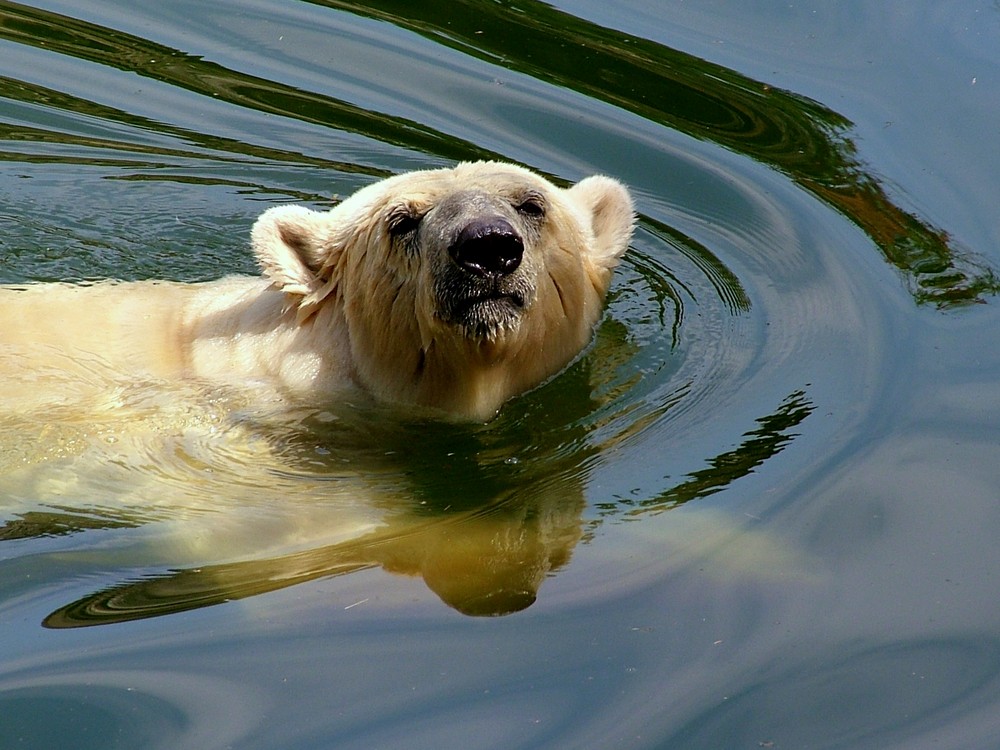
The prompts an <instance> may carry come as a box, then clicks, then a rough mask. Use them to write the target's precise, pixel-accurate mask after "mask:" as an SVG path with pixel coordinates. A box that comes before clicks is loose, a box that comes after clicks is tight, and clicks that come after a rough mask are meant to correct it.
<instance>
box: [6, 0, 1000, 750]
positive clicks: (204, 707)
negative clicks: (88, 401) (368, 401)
mask: <svg viewBox="0 0 1000 750" xmlns="http://www.w3.org/2000/svg"><path fill="white" fill-rule="evenodd" d="M998 33H1000V12H998V10H997V8H996V6H995V5H994V4H990V3H987V2H972V1H971V0H970V1H969V2H960V3H957V4H951V5H949V6H948V9H947V10H945V9H944V6H940V7H939V6H938V5H937V4H934V3H930V2H923V3H918V4H913V3H901V2H899V3H873V2H864V1H862V0H859V1H857V2H850V3H840V4H837V5H836V6H828V5H827V4H823V3H805V4H802V3H798V4H796V5H795V6H794V7H789V6H788V5H787V3H757V4H754V5H753V7H751V6H747V5H744V4H739V3H732V2H723V1H721V0H720V2H713V3H707V4H706V3H702V4H698V5H696V6H690V5H689V4H685V3H677V4H667V5H664V4H662V3H659V2H644V1H643V0H630V2H626V3H618V4H615V5H614V6H610V5H608V4H606V3H594V2H589V1H587V0H582V1H579V2H572V3H570V2H560V3H555V4H551V5H550V4H543V3H536V2H519V3H513V4H496V3H487V2H480V1H478V0H467V1H466V2H457V3H456V2H452V3H443V2H429V3H422V4H420V6H419V7H414V6H413V5H412V4H408V3H401V2H376V3H365V4H360V3H353V2H334V1H330V2H295V3H284V4H281V5H280V6H276V5H273V4H270V3H263V2H260V3H258V2H253V1H252V0H240V1H239V2H228V3H222V4H218V3H217V4H212V5H211V6H206V5H204V4H201V3H189V2H174V3H166V4H158V5H155V6H150V7H148V8H146V7H144V8H142V9H139V10H137V9H135V8H133V7H131V6H128V7H126V4H123V3H119V2H73V3H61V2H41V3H33V4H32V5H21V4H15V3H0V61H2V62H0V226H2V231H0V257H2V258H3V261H4V262H3V266H2V270H0V279H2V281H5V282H24V281H50V280H78V281H86V280H91V279H96V278H104V277H114V278H122V279H138V278H169V279H176V280H181V281H195V280H201V279H208V278H215V277H217V276H220V275H223V274H226V273H233V272H241V273H253V272H255V269H254V267H253V261H252V258H251V257H250V256H249V253H248V248H247V238H248V232H249V227H250V226H251V224H252V222H253V220H254V219H255V217H256V216H257V215H259V213H261V212H262V211H263V210H264V209H266V208H267V207H269V206H271V205H275V204H278V203H284V202H299V203H304V204H307V205H311V206H313V207H315V208H320V207H324V206H329V205H332V204H333V203H334V202H335V201H336V200H338V198H340V197H343V196H345V195H348V194H350V193H351V192H353V191H354V190H356V189H357V188H359V187H361V186H363V185H365V184H368V183H370V182H371V181H373V180H375V179H378V178H380V177H383V176H386V175H389V174H395V173H398V172H402V171H405V170H408V169H414V168H426V167H435V166H442V165H448V164H452V163H454V162H455V161H457V160H463V159H476V158H502V159H506V160H510V161H514V162H518V163H521V164H525V165H527V166H529V167H532V168H533V169H536V170H538V171H540V172H541V173H543V174H546V175H548V176H550V177H551V178H552V179H554V180H556V181H558V182H560V183H563V184H568V183H570V182H574V181H576V180H578V179H580V178H581V177H583V176H586V175H588V174H591V173H595V172H604V173H607V174H611V175H614V176H616V177H618V178H620V179H622V180H623V181H625V182H626V183H627V184H628V185H629V186H630V187H631V188H632V190H633V192H634V194H635V196H636V199H637V207H638V210H639V225H638V230H637V233H636V236H635V239H634V242H633V244H632V248H631V250H630V252H629V254H628V256H627V257H626V259H625V261H624V263H623V265H622V267H621V268H620V269H619V271H618V272H616V276H615V281H614V284H613V287H612V291H611V295H610V302H609V306H608V311H607V314H606V316H605V318H604V319H603V320H602V322H601V324H600V325H599V327H598V330H597V332H596V336H595V342H594V345H593V347H592V348H591V349H590V350H589V351H588V352H587V353H586V355H585V356H584V357H582V358H581V359H580V360H579V361H578V362H577V363H575V364H574V365H573V366H572V367H571V368H570V369H569V370H567V371H566V372H565V373H563V374H562V375H560V376H559V377H558V378H556V379H554V380H553V381H551V382H550V383H548V384H546V385H545V386H544V387H542V388H540V389H538V390H536V391H535V392H533V393H530V394H528V395H526V396H524V397H522V398H520V399H517V400H515V401H513V402H511V403H510V404H509V405H508V406H507V407H506V408H505V409H504V411H503V412H502V414H501V415H500V417H499V418H498V419H496V420H494V421H493V422H490V423H489V424H486V425H471V426H454V425H447V424H435V423H431V422H426V421H421V420H414V419H410V418H407V417H405V416H401V415H399V414H394V413H392V412H391V410H387V409H372V408H371V407H367V406H365V405H362V404H338V405H317V406H316V408H309V409H302V410H300V411H296V412H295V413H291V414H289V413H281V414H271V415H265V417H266V418H265V417H262V416H261V414H260V411H259V410H257V409H251V408H248V404H246V403H245V402H244V401H242V400H241V396H240V394H225V393H204V392H199V391H197V389H193V388H190V387H188V386H186V385H184V384H174V385H171V386H166V385H165V384H136V387H135V388H134V389H131V390H129V391H128V392H126V393H123V394H119V395H118V398H119V401H118V402H116V403H117V409H116V410H115V411H111V412H105V413H103V414H102V415H98V416H94V415H93V414H89V415H81V414H79V413H74V412H72V411H71V410H70V411H67V410H62V411H60V410H55V411H46V412H37V413H32V414H18V415H7V416H5V417H4V419H3V420H0V472H2V476H0V524H2V525H0V567H2V574H0V628H2V629H3V633H4V637H3V642H4V657H3V658H2V659H0V712H2V716H3V717H4V719H3V722H2V723H0V745H3V746H8V745H9V746H16V747H28V748H51V747H57V746H72V747H77V748H90V747H94V748H97V747H100V748H108V747H121V748H133V747H135V748H138V747H143V748H149V747H163V748H199V749H204V748H225V747H241V748H279V747H280V748H317V747H331V746H336V747H338V748H339V747H343V748H351V747H359V748H360V747H365V748H370V747H378V746H387V747H394V746H405V747H437V748H440V747H456V748H459V747H469V746H477V747H498V748H501V747H502V748H512V747H524V748H529V747H530V748H534V747H539V748H540V747H635V748H647V747H648V748H654V747H655V748H701V747H703V748H719V747H734V748H736V747H751V748H752V747H775V748H781V747H787V748H793V747H794V748H804V747H811V748H847V747H850V748H859V747H872V748H894V747H898V748H920V747H954V748H978V747H982V748H988V747H993V746H994V745H995V742H996V736H997V725H996V719H995V716H996V715H997V710H998V708H1000V707H998V706H997V698H996V696H997V695H998V694H1000V691H998V688H1000V652H998V645H1000V644H998V639H1000V622H998V619H1000V618H998V609H997V606H996V601H997V593H998V591H997V585H996V582H995V581H994V576H992V575H991V574H990V571H991V570H993V569H994V568H995V567H996V566H997V563H1000V559H998V553H997V551H996V549H997V548H996V545H995V539H996V537H997V533H998V532H1000V513H998V511H997V507H998V506H997V503H996V499H997V494H998V487H1000V475H998V470H997V465H998V464H997V461H996V452H997V444H998V439H1000V434H998V431H997V427H996V425H997V424H1000V390H998V387H997V384H996V383H997V381H998V377H997V375H998V373H1000V357H998V355H997V354H996V352H998V351H1000V347H998V346H997V344H998V343H1000V342H998V341H997V333H996V331H997V321H996V319H995V318H996V306H997V305H996V300H997V298H996V291H997V284H998V281H997V278H998V277H997V269H1000V252H998V251H997V247H1000V226H998V223H997V220H996V212H995V206H996V205H997V203H998V197H1000V196H998V189H997V184H996V179H995V175H996V174H998V173H1000V152H997V150H996V149H995V148H994V147H993V144H995V142H996V135H997V133H996V122H997V116H998V114H1000V65H998V63H997V58H996V55H995V53H994V49H995V41H996V39H997V37H998ZM914 71H919V75H916V74H915V73H914ZM137 426H138V428H137Z"/></svg>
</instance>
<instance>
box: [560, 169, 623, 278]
mask: <svg viewBox="0 0 1000 750" xmlns="http://www.w3.org/2000/svg"><path fill="white" fill-rule="evenodd" d="M568 193H569V196H570V199H571V200H572V201H573V203H574V205H576V206H577V207H578V208H579V209H580V210H581V211H583V213H584V215H586V216H589V217H590V227H591V230H592V231H593V233H594V247H593V248H591V252H590V258H591V260H592V261H593V262H594V263H595V264H597V265H598V266H600V267H602V268H608V269H610V268H614V267H615V265H617V263H618V259H619V258H620V257H621V256H622V255H623V254H624V253H625V250H627V249H628V243H629V240H631V239H632V227H633V225H634V224H635V209H634V208H633V207H632V197H631V196H630V195H629V192H628V190H627V189H626V188H625V186H624V185H622V184H621V183H620V182H618V181H617V180H614V179H612V178H610V177H605V176H604V175H594V176H593V177H587V178H586V179H583V180H580V182H578V183H577V184H576V185H574V186H573V187H571V188H570V189H569V191H568Z"/></svg>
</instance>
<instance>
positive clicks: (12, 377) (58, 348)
mask: <svg viewBox="0 0 1000 750" xmlns="http://www.w3.org/2000/svg"><path fill="white" fill-rule="evenodd" d="M456 196H458V197H457V198H456ZM526 200H529V201H532V202H533V203H532V205H530V206H529V207H528V208H529V209H532V211H531V212H528V211H526V210H522V205H523V203H524V201H526ZM536 204H537V205H541V206H542V207H543V209H544V215H543V216H541V217H539V216H537V215H535V214H534V209H535V208H537V205H536ZM444 205H448V206H450V208H449V209H448V211H451V212H452V213H454V214H455V216H459V215H461V217H467V216H468V215H473V214H474V209H473V208H470V207H474V206H478V205H483V206H487V207H488V208H489V210H490V211H493V212H494V213H496V212H499V214H500V215H503V216H505V217H508V218H509V221H510V222H511V224H512V225H513V226H514V227H515V228H516V229H517V230H518V231H519V232H520V233H521V234H522V235H523V240H524V259H523V261H522V263H521V267H520V268H519V269H518V272H517V273H518V274H519V277H518V278H519V279H520V283H523V288H524V289H527V290H529V292H528V293H525V294H524V295H522V296H523V300H522V299H521V298H518V303H520V302H522V301H523V305H520V304H513V303H511V302H509V300H508V301H504V302H503V305H500V303H497V305H498V306H500V307H502V308H503V310H504V311H506V312H505V313H504V317H503V319H502V321H501V323H498V324H497V326H495V327H493V328H490V329H489V331H488V332H486V333H482V332H480V333H479V334H478V335H477V334H476V332H474V331H472V330H470V329H469V327H468V326H465V327H463V326H462V325H457V324H455V323H454V322H453V321H449V320H447V316H446V315H443V314H442V305H446V304H448V303H449V300H448V299H442V296H444V297H447V295H448V294H449V293H450V292H449V291H448V289H450V288H451V287H448V288H447V289H446V287H447V285H446V284H444V283H443V282H442V281H441V279H442V278H443V276H442V275H445V276H447V275H448V274H452V275H454V274H455V272H454V269H452V268H451V267H450V266H449V265H448V264H449V262H450V261H449V259H448V252H447V244H448V238H449V237H453V236H454V235H455V233H456V232H457V231H458V227H453V226H451V224H450V223H449V222H450V221H451V219H449V218H448V216H446V215H445V214H444V213H442V209H441V207H442V206H444ZM470 212H472V214H470ZM400 217H405V218H406V219H407V220H409V221H410V222H411V223H413V224H417V222H419V224H418V227H419V228H418V229H416V230H414V231H413V232H412V233H411V234H409V235H407V238H406V239H405V241H404V240H402V239H400V237H399V236H397V235H396V234H394V231H395V230H393V229H392V227H393V226H398V225H394V223H393V222H396V221H398V220H399V218H400ZM456 220H457V219H456ZM632 222H633V212H632V204H631V200H630V198H629V196H628V193H627V192H626V190H625V189H624V188H623V187H622V186H621V185H620V184H619V183H617V182H615V181H614V180H611V179H610V178H607V177H600V176H598V177H591V178H587V179H585V180H583V181H581V182H580V183H579V184H577V185H576V186H574V187H572V188H570V189H568V190H563V189H560V188H558V187H556V186H554V185H552V184H551V183H550V182H548V181H547V180H544V179H542V178H541V177H539V176H537V175H535V174H533V173H531V172H529V171H528V170H525V169H522V168H519V167H516V166H512V165H507V164H501V163H496V162H477V163H466V164H460V165H458V166H457V167H455V168H453V169H440V170H429V171H422V172H411V173H407V174H402V175H398V176H396V177H392V178H389V179H386V180H382V181H381V182H377V183H375V184H372V185H370V186H368V187H366V188H364V189H362V190H360V191H358V192H357V193H355V194H354V195H353V196H351V197H350V198H348V199H347V200H345V201H343V202H342V203H340V204H339V205H338V206H336V207H335V208H334V209H332V210H330V211H326V212H316V211H311V210H309V209H306V208H302V207H297V206H280V207H276V208H272V209H270V210H269V211H267V212H265V213H264V214H263V215H262V216H261V217H260V219H259V220H258V221H257V223H256V225H255V226H254V229H253V246H254V250H255V252H256V255H257V258H258V260H259V262H260V265H261V268H262V269H263V272H264V278H252V277H228V278H224V279H221V280H219V281H214V282H207V283H198V284H181V283H169V282H133V283H114V282H105V283H99V284H93V285H87V286H73V285H65V284H38V285H27V286H21V287H11V286H8V287H2V288H0V405H2V407H3V408H4V409H8V410H15V411H17V410H21V409H31V408H35V407H37V406H40V405H45V404H56V403H68V402H71V401H73V400H74V399H84V398H93V397H94V396H95V395H97V396H99V395H100V394H101V392H102V391H108V390H110V389H112V388H113V387H116V386H121V385H122V384H128V383H130V382H134V381H136V380H141V381H145V380H154V381H156V380H163V381H175V380H178V379H190V380H194V381H203V382H206V383H209V384H219V385H225V386H232V387H236V388H251V387H259V388H264V389H266V390H267V391H269V392H273V393H274V394H276V395H278V396H281V397H283V398H291V399H294V400H298V401H304V402H307V403H322V402H323V401H324V400H329V399H334V398H338V396H340V395H342V393H343V392H344V391H345V389H350V388H360V389H361V390H363V391H365V392H367V393H369V394H371V395H372V396H374V397H375V398H376V399H380V400H384V401H390V402H399V403H404V404H411V405H416V406H422V407H430V408H432V409H435V410H440V411H443V412H446V413H447V414H450V415H452V416H454V417H458V418H463V419H473V420H484V419H489V418H490V417H492V416H493V415H494V414H495V413H496V411H497V410H498V409H499V407H500V406H501V405H502V404H503V403H504V402H505V401H506V400H507V399H509V398H511V397H512V396H514V395H516V394H518V393H521V392H523V391H526V390H528V389H530V388H532V387H534V386H536V385H538V384H539V383H541V382H542V381H544V380H546V379H547V378H549V377H551V376H552V375H554V374H555V373H557V372H558V371H559V370H561V369H562V368H563V367H565V365H566V364H567V363H569V362H570V361H571V360H572V359H573V358H574V357H576V356H577V355H578V353H579V352H580V351H581V350H582V349H583V348H584V347H585V346H586V345H587V343H588V342H589V340H590V337H591V334H592V329H593V326H594V324H595V323H596V321H597V320H598V318H599V316H600V314H601V309H602V305H603V301H604V297H605V294H606V291H607V288H608V284H609V282H610V277H611V272H612V269H613V268H614V266H615V265H616V263H617V262H618V259H619V258H620V257H621V255H622V253H623V252H624V251H625V249H626V247H627V244H628V241H629V238H630V236H631V231H632ZM452 223H454V222H452ZM522 277H523V278H522ZM449 278H450V277H449ZM454 286H455V285H454V284H452V287H454ZM442 289H445V291H444V292H442ZM460 301H461V300H460ZM462 303H463V304H465V302H464V301H463V302H462ZM490 309H492V308H490ZM486 314H487V313H483V315H486Z"/></svg>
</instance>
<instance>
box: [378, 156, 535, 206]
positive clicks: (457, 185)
mask: <svg viewBox="0 0 1000 750" xmlns="http://www.w3.org/2000/svg"><path fill="white" fill-rule="evenodd" d="M398 179H399V181H398V183H396V184H386V186H385V188H386V191H385V197H386V198H387V199H389V200H393V199H395V200H399V199H403V200H407V201H412V202H418V203H428V204H434V203H438V202H440V201H441V200H443V199H444V198H446V197H448V196H451V195H456V194H461V193H468V192H476V193H485V194H488V195H499V196H518V195H521V194H523V193H525V192H535V193H540V194H545V193H548V192H549V191H550V190H551V189H552V187H553V186H552V185H551V184H550V183H548V182H547V181H545V180H544V179H542V178H540V177H538V176H537V175H535V174H532V173H531V172H528V171H527V170H524V169H521V168H518V167H514V166H512V165H505V164H490V163H481V162H480V163H475V164H460V165H459V166H457V167H454V168H453V169H435V170H426V171H423V172H411V173H409V174H406V175H400V176H399V178H398ZM390 182H395V180H393V181H390Z"/></svg>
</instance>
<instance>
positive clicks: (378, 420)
mask: <svg viewBox="0 0 1000 750" xmlns="http://www.w3.org/2000/svg"><path fill="white" fill-rule="evenodd" d="M586 370H587V367H586V365H585V363H584V362H578V363H577V364H576V365H574V366H573V367H572V368H570V370H569V371H567V372H566V373H564V374H563V375H561V376H560V377H559V378H558V379H556V381H554V382H552V383H550V384H548V385H547V386H545V387H543V388H541V389H539V390H538V391H536V392H535V393H533V394H530V395H529V396H527V397H524V398H522V399H520V400H519V401H518V402H516V403H515V404H512V405H511V406H510V407H509V409H508V410H507V411H505V412H504V413H503V414H502V415H501V416H500V417H499V418H498V419H497V420H495V421H493V422H491V423H489V424H486V425H469V424H454V423H449V422H442V421H440V420H425V419H422V418H419V417H417V418H405V417H404V418H400V416H399V415H398V413H394V412H393V410H392V409H391V408H389V407H380V406H375V405H371V404H362V405H351V404H344V405H340V406H337V407H335V410H313V409H309V410H302V411H299V412H295V411H294V410H292V411H280V410H279V412H280V415H281V416H280V419H279V418H277V417H273V418H270V417H264V418H262V417H260V408H259V404H256V405H254V409H252V410H247V411H243V412H241V411H240V409H239V406H240V404H239V403H237V402H236V401H235V400H234V399H235V398H237V397H233V398H228V397H225V396H219V395H218V393H217V392H213V393H214V394H215V395H213V396H212V400H214V402H213V403H214V408H213V407H212V406H211V405H210V407H209V408H206V407H205V402H204V400H203V401H202V403H201V404H199V405H198V407H197V408H195V407H194V406H192V405H191V403H190V402H191V401H192V399H191V398H190V396H191V394H178V393H176V388H175V389H174V390H175V392H174V393H171V392H170V391H169V389H164V388H163V387H162V384H160V385H159V387H148V388H147V387H144V386H136V388H135V389H134V391H133V392H132V393H131V394H120V398H119V401H118V404H117V408H116V410H115V412H114V414H115V415H116V416H114V417H112V416H108V415H107V413H106V416H104V417H103V418H100V419H98V418H93V419H90V420H85V421H78V422H77V423H73V424H71V423H69V421H68V420H61V421H60V420H59V419H58V417H59V415H58V414H55V415H52V414H50V415H48V416H46V415H42V414H36V415H35V417H34V419H33V421H30V423H29V421H28V420H26V418H24V417H23V416H22V417H20V418H19V419H18V422H19V423H15V422H13V421H11V420H10V419H7V420H3V421H0V449H5V450H6V454H7V455H6V459H7V460H6V461H5V462H4V463H5V464H6V465H5V466H4V467H3V468H4V469H5V472H4V475H3V476H2V477H0V497H3V500H0V511H2V510H3V506H5V505H6V506H7V507H6V511H5V512H4V513H3V515H4V517H5V518H6V519H7V522H6V524H5V525H4V526H3V527H2V528H0V540H3V539H7V540H11V539H17V538H25V537H36V538H39V537H65V535H67V534H73V533H75V532H80V533H91V534H94V533H97V534H99V533H101V532H100V530H101V529H105V530H110V529H114V531H110V532H108V533H110V534H111V539H112V541H110V543H109V540H108V537H101V538H99V544H95V545H94V547H95V548H97V547H100V549H87V550H86V552H78V551H79V550H81V545H80V544H79V541H77V542H76V543H75V544H74V545H72V546H73V547H74V548H75V550H76V551H77V552H73V553H70V554H79V555H80V560H81V565H84V566H85V565H96V566H97V567H100V568H101V569H103V570H114V571H116V572H115V573H114V574H113V575H114V576H117V577H118V581H117V582H116V581H114V580H111V581H110V582H108V579H107V577H105V579H104V580H105V585H104V586H103V587H102V588H101V590H98V591H94V592H90V593H87V594H86V595H84V596H82V597H80V596H79V593H80V592H79V591H78V590H76V592H75V596H77V597H78V598H77V600H76V601H74V602H73V603H71V604H67V605H66V606H64V607H60V608H59V609H58V610H57V611H55V612H53V613H52V614H51V615H49V616H48V617H47V618H46V620H45V624H46V625H47V626H49V627H80V626H87V625H98V624H103V623H111V622H121V621H126V620H133V619H140V618H145V617H153V616H158V615H162V614H168V613H172V612H179V611H184V610H188V609H193V608H197V607H203V606H208V605H212V604H217V603H221V602H225V601H231V600H235V599H242V598H245V597H249V596H254V595H257V594H262V593H265V592H268V591H273V590H276V589H280V588H284V587H286V586H290V585H294V584H297V583H301V582H304V581H309V580H314V579H318V578H323V577H330V576H336V575H342V574H346V573H350V572H354V571H358V570H364V569H369V568H374V567H381V568H382V569H384V570H386V571H388V572H391V573H396V574H404V575H410V576H419V577H421V578H422V579H423V580H424V582H425V583H426V585H427V586H428V587H429V588H430V589H431V590H432V591H434V592H435V593H436V594H437V595H438V596H439V597H440V598H441V600H442V601H444V602H445V603H446V604H448V605H449V606H450V607H452V608H454V609H455V610H457V611H459V612H462V613H464V614H468V615H480V616H482V615H503V614H508V613H511V612H516V611H519V610H522V609H524V608H525V607H527V606H529V605H531V604H532V602H534V600H535V597H536V595H537V592H538V589H539V587H540V586H541V584H542V583H543V581H544V579H545V577H546V576H548V575H550V574H552V573H553V572H555V571H557V570H558V569H559V568H560V567H561V566H563V565H565V564H566V562H567V561H568V560H569V558H570V556H571V554H572V551H573V548H574V546H575V545H576V544H577V542H578V541H579V540H580V538H581V536H582V520H581V517H582V511H583V508H584V499H583V496H584V495H583V482H584V476H583V475H582V474H581V471H582V469H581V465H582V464H583V463H584V462H585V459H586V457H587V455H588V454H589V452H590V450H591V449H590V448H588V447H587V440H586V432H587V428H586V427H585V426H584V425H585V424H586V421H587V420H586V415H587V414H588V412H589V411H590V410H591V409H592V408H593V406H594V404H593V402H592V401H591V398H590V386H589V383H588V380H589V378H588V374H587V372H586ZM185 402H188V405H187V406H185V405H184V404H185ZM74 414H77V415H78V414H79V412H78V410H77V411H75V412H74ZM234 415H235V416H234ZM251 415H252V416H251ZM411 416H412V415H411ZM142 418H145V419H147V420H148V421H149V422H150V429H149V430H147V431H146V432H145V434H143V433H142V431H140V430H137V428H136V425H137V424H138V423H139V422H141V419H142ZM171 421H173V422H175V424H172V425H171V424H164V423H165V422H171ZM116 422H120V424H121V425H124V426H127V430H125V429H123V430H121V431H120V432H119V433H116V430H115V424H116ZM30 432H34V434H35V435H37V436H38V437H39V439H38V440H27V439H25V435H26V434H27V433H30ZM29 454H32V455H29ZM95 530H96V531H95ZM52 543H53V544H56V545H58V543H59V539H54V540H53V542H52ZM84 546H86V545H84ZM61 554H66V553H61ZM102 556H103V558H102ZM95 560H97V562H96V563H95ZM79 572H80V571H77V573H79ZM372 596H373V597H377V596H378V592H377V591H373V593H372Z"/></svg>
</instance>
